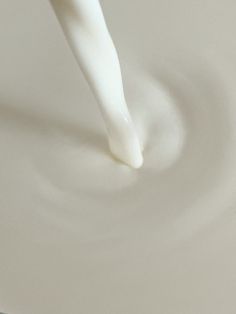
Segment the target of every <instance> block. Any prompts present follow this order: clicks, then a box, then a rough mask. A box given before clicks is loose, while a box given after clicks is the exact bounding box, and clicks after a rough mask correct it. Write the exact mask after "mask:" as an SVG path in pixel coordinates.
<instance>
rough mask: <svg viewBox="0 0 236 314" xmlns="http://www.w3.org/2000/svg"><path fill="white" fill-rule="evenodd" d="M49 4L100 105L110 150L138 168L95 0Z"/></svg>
mask: <svg viewBox="0 0 236 314" xmlns="http://www.w3.org/2000/svg"><path fill="white" fill-rule="evenodd" d="M51 3H52V5H53V7H54V9H55V12H56V14H57V16H58V19H59V21H60V23H61V25H62V28H63V30H64V33H65V35H66V38H67V40H68V42H69V44H70V46H71V47H72V49H73V52H74V55H75V56H76V59H77V60H78V62H79V64H80V65H81V68H82V69H83V71H84V73H85V76H86V77H87V79H88V82H89V83H90V85H91V88H92V90H93V91H94V94H95V96H96V98H97V100H98V102H99V104H100V105H101V112H102V114H103V117H104V120H105V123H106V127H107V131H108V135H109V145H110V149H111V152H112V153H113V154H114V156H115V157H117V158H118V159H119V160H121V161H123V162H125V163H126V164H128V165H130V166H131V167H134V168H139V167H141V165H142V163H143V158H142V153H141V149H140V144H139V140H138V137H137V135H136V132H135V129H134V125H133V122H132V120H131V117H130V114H129V112H128V108H127V105H126V101H125V96H124V91H123V84H122V78H121V73H120V65H119V60H118V57H117V53H116V50H115V47H114V45H113V42H112V39H111V38H110V35H109V33H108V30H107V27H106V24H105V21H104V18H103V14H102V11H101V7H100V5H99V2H98V0H51Z"/></svg>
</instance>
